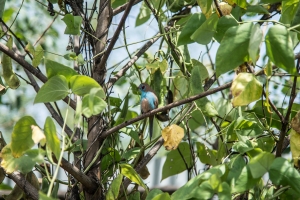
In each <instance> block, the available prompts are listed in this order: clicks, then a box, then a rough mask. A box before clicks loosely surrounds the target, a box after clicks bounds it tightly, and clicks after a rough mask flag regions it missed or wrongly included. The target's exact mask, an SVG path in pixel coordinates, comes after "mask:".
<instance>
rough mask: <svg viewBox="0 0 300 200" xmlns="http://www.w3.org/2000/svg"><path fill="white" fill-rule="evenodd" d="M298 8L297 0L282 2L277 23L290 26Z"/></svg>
mask: <svg viewBox="0 0 300 200" xmlns="http://www.w3.org/2000/svg"><path fill="white" fill-rule="evenodd" d="M298 7H299V0H288V1H282V9H281V17H280V20H279V21H280V22H281V23H283V24H291V22H292V20H293V19H294V17H295V13H296V11H297V9H298Z"/></svg>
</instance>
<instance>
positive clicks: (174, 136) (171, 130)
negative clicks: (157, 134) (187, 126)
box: [161, 124, 184, 151]
mask: <svg viewBox="0 0 300 200" xmlns="http://www.w3.org/2000/svg"><path fill="white" fill-rule="evenodd" d="M161 135H162V137H163V139H164V147H165V148H166V149H167V150H169V151H170V150H175V149H177V147H178V145H179V143H180V142H181V140H182V138H183V136H184V130H183V128H181V127H180V126H177V125H176V124H172V125H171V126H167V127H166V128H164V129H163V130H162V132H161Z"/></svg>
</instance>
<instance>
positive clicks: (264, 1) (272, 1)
mask: <svg viewBox="0 0 300 200" xmlns="http://www.w3.org/2000/svg"><path fill="white" fill-rule="evenodd" d="M278 2H279V1H278V0H260V3H278Z"/></svg>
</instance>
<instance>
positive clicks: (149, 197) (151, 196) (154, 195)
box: [146, 188, 163, 200]
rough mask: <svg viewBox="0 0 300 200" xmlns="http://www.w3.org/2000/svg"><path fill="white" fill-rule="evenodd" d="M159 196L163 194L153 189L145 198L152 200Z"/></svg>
mask: <svg viewBox="0 0 300 200" xmlns="http://www.w3.org/2000/svg"><path fill="white" fill-rule="evenodd" d="M159 194H163V192H162V191H161V190H160V189H157V188H154V189H152V190H151V191H150V192H149V194H148V195H147V197H146V200H152V199H153V198H154V197H156V196H157V195H159Z"/></svg>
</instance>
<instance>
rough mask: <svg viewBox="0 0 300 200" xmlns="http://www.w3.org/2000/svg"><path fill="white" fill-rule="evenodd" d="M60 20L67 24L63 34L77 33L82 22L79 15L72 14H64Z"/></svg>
mask: <svg viewBox="0 0 300 200" xmlns="http://www.w3.org/2000/svg"><path fill="white" fill-rule="evenodd" d="M61 20H63V21H64V22H65V24H66V25H67V27H66V29H65V34H70V35H79V34H80V26H81V22H82V18H81V16H73V15H72V14H66V15H65V16H64V17H63V18H62V19H61Z"/></svg>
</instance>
